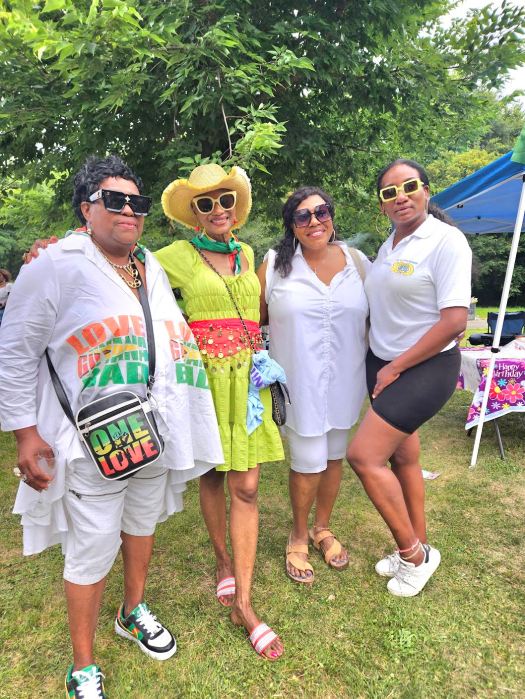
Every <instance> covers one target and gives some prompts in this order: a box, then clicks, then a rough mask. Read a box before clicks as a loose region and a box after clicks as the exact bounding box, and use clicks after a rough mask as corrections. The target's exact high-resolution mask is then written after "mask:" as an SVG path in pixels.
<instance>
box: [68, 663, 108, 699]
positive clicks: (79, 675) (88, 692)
mask: <svg viewBox="0 0 525 699" xmlns="http://www.w3.org/2000/svg"><path fill="white" fill-rule="evenodd" d="M73 677H74V678H75V679H77V680H78V681H79V686H78V689H77V693H78V695H79V697H80V699H100V697H101V696H102V680H103V679H104V675H103V674H102V673H101V672H100V670H97V668H95V667H94V668H92V669H91V670H90V672H84V670H77V671H76V672H74V673H73Z"/></svg>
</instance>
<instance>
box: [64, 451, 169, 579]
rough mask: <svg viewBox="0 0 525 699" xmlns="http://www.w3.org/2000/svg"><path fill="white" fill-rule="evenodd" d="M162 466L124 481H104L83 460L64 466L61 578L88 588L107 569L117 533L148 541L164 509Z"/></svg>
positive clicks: (116, 544)
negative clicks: (64, 532)
mask: <svg viewBox="0 0 525 699" xmlns="http://www.w3.org/2000/svg"><path fill="white" fill-rule="evenodd" d="M167 480H168V469H167V468H166V466H157V464H151V465H149V466H145V467H144V468H143V469H141V470H140V471H138V472H137V473H136V474H135V475H134V476H132V477H131V478H128V479H127V480H123V481H106V480H104V479H103V478H102V477H101V476H99V474H98V471H97V469H96V466H95V465H94V464H93V463H92V462H91V461H88V460H87V459H78V460H75V461H73V462H72V463H71V464H69V465H68V473H67V475H66V492H65V494H64V507H65V510H66V516H67V520H68V532H67V536H66V543H65V546H64V555H65V564H64V579H65V580H67V581H68V582H72V583H75V584H77V585H92V584H93V583H96V582H99V580H102V579H103V578H105V577H106V575H107V574H108V573H109V571H110V570H111V567H112V566H113V563H114V562H115V558H116V557H117V554H118V552H119V549H120V545H121V543H122V541H121V538H120V532H121V531H123V532H125V533H126V534H131V535H133V536H151V535H152V534H154V533H155V527H156V525H157V522H158V521H159V518H160V516H161V514H162V512H163V510H164V495H165V491H166V485H167Z"/></svg>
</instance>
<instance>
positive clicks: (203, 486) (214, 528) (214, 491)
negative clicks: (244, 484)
mask: <svg viewBox="0 0 525 699" xmlns="http://www.w3.org/2000/svg"><path fill="white" fill-rule="evenodd" d="M199 492H200V502H201V511H202V515H203V517H204V521H205V523H206V527H207V529H208V534H209V536H210V540H211V543H212V546H213V550H214V552H215V559H216V562H217V563H216V568H217V571H216V576H217V582H219V581H220V580H223V579H224V578H228V577H230V576H231V575H233V567H232V561H231V558H230V554H229V553H228V549H227V548H226V495H225V493H224V473H223V472H221V471H216V470H215V469H212V470H211V471H208V473H205V474H204V475H203V476H201V478H200V483H199ZM220 599H221V602H222V603H223V604H225V605H226V606H231V605H232V604H233V595H225V596H223V597H221V598H220Z"/></svg>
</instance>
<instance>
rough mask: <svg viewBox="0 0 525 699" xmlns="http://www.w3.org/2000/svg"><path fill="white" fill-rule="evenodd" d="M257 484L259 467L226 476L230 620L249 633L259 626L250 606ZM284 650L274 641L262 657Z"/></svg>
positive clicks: (233, 472) (274, 655) (257, 527)
mask: <svg viewBox="0 0 525 699" xmlns="http://www.w3.org/2000/svg"><path fill="white" fill-rule="evenodd" d="M258 484H259V467H258V466H257V468H252V469H250V470H249V471H229V472H228V489H229V491H230V498H231V502H230V540H231V544H232V549H233V566H234V572H235V584H236V594H235V600H234V603H233V608H232V612H231V619H232V621H233V623H234V624H237V625H239V626H244V627H245V629H246V630H247V631H248V632H250V633H251V631H253V629H254V628H255V627H256V626H257V625H258V624H259V623H260V621H259V619H258V617H257V616H256V614H255V612H254V611H253V608H252V603H251V585H252V577H253V567H254V565H255V554H256V551H257V537H258V533H259V512H258V509H257V488H258ZM283 650H284V648H283V644H282V642H281V640H280V639H279V638H277V639H276V640H275V641H274V642H273V643H271V644H270V645H269V646H268V648H267V649H266V650H265V652H264V655H265V656H266V657H267V658H268V659H270V660H276V659H277V658H278V657H279V656H280V655H282V653H283Z"/></svg>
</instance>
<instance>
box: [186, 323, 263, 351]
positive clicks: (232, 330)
mask: <svg viewBox="0 0 525 699" xmlns="http://www.w3.org/2000/svg"><path fill="white" fill-rule="evenodd" d="M244 323H245V325H246V328H247V330H248V333H249V335H248V336H247V335H246V332H245V331H244V328H243V327H242V323H241V321H240V320H239V318H220V319H216V320H194V321H192V322H191V323H189V326H190V328H191V331H192V333H193V335H194V337H195V340H196V341H197V345H198V346H199V349H200V352H201V354H203V355H208V357H210V358H211V359H215V357H218V358H219V359H222V358H223V357H228V356H231V355H233V354H237V353H238V352H241V351H242V350H244V349H249V350H251V348H252V345H251V344H250V339H251V342H252V343H253V345H255V347H260V346H261V344H262V338H261V330H260V328H259V325H258V323H256V322H255V321H253V320H245V321H244Z"/></svg>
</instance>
